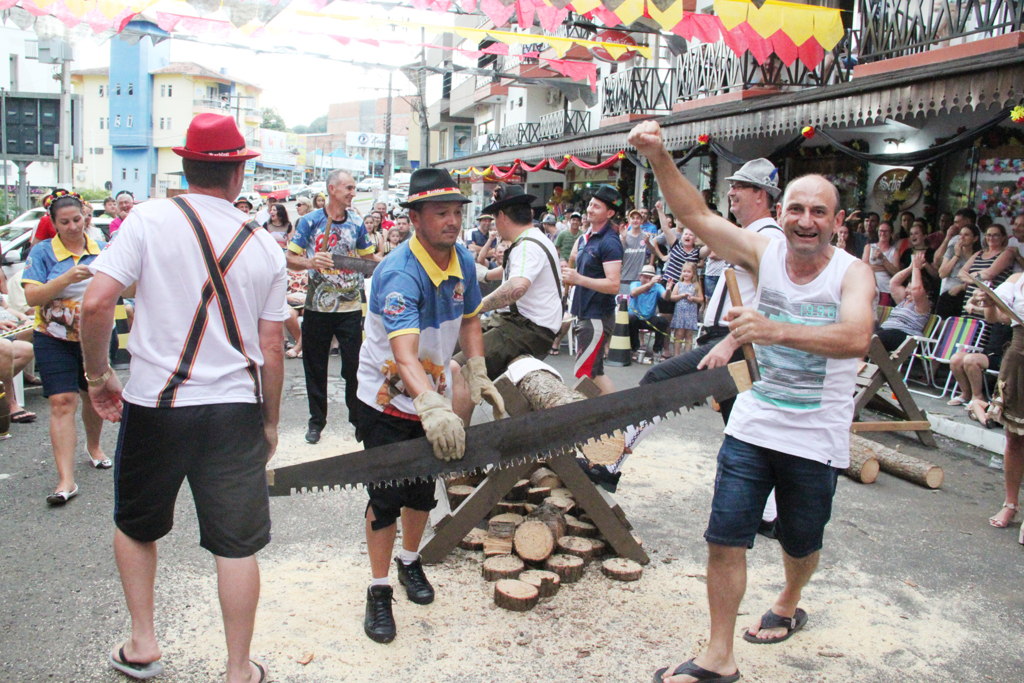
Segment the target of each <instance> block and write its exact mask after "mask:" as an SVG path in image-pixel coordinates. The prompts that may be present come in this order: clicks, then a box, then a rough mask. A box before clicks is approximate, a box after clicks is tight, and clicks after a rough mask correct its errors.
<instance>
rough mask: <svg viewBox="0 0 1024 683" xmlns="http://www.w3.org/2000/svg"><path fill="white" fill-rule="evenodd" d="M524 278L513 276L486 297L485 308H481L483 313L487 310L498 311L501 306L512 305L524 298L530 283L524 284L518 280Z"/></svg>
mask: <svg viewBox="0 0 1024 683" xmlns="http://www.w3.org/2000/svg"><path fill="white" fill-rule="evenodd" d="M521 279H522V278H513V279H511V280H509V281H508V282H503V283H502V285H501V286H500V287H498V288H497V289H496V290H494V291H493V292H491V293H490V294H488V295H487V296H486V297H484V300H483V308H482V309H480V312H481V313H485V312H487V311H496V310H498V309H499V308H505V307H506V306H510V305H511V304H513V303H514V302H516V301H518V300H519V299H521V298H522V296H523V295H524V294H526V290H527V289H528V287H529V285H524V284H522V283H521V282H517V280H521Z"/></svg>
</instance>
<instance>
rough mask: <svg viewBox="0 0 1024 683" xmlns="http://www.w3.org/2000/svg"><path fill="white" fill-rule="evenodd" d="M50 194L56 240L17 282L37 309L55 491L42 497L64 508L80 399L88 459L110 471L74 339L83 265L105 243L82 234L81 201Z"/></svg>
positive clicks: (72, 489) (85, 273) (37, 251)
mask: <svg viewBox="0 0 1024 683" xmlns="http://www.w3.org/2000/svg"><path fill="white" fill-rule="evenodd" d="M53 194H54V199H53V201H52V202H50V208H49V213H50V219H51V220H52V221H53V224H54V227H55V228H56V229H57V236H56V237H53V238H52V239H48V240H43V241H42V242H40V243H39V244H37V245H36V246H34V247H32V251H31V252H30V253H29V256H28V260H27V261H26V262H25V264H26V265H25V271H24V274H23V275H22V278H21V284H22V287H23V288H24V290H25V300H26V301H27V302H28V304H29V305H31V306H36V307H37V309H36V327H35V332H34V335H33V340H32V346H33V349H34V351H35V355H36V367H37V368H38V370H39V375H40V377H41V379H42V380H43V396H45V397H47V398H48V399H49V401H50V443H51V444H52V446H53V459H54V460H55V461H56V463H57V476H58V477H59V481H58V483H57V488H56V490H55V491H54V492H53V493H52V494H50V495H49V496H47V497H46V502H47V503H49V504H50V505H63V504H64V503H66V502H67V501H68V500H70V499H71V498H73V497H75V496H76V495H78V484H76V483H75V449H76V447H77V445H78V434H77V431H76V428H75V413H76V412H77V411H78V404H79V397H80V396H81V398H82V399H83V400H82V401H81V403H82V422H83V423H84V424H85V438H86V449H87V451H88V454H89V460H90V462H91V463H92V466H93V467H95V468H97V469H109V468H110V467H111V463H110V460H109V459H108V458H107V456H106V455H104V453H103V449H102V448H101V447H100V433H101V431H102V430H103V419H102V418H101V417H100V416H99V415H97V414H96V411H95V410H94V409H93V407H92V401H90V400H89V393H88V391H89V385H88V384H87V383H86V378H85V371H84V366H83V365H82V347H81V345H80V344H79V341H78V323H79V312H80V310H81V305H82V296H83V295H84V294H85V289H86V287H87V286H88V284H89V283H88V280H89V279H90V278H92V272H91V271H90V270H89V268H88V264H90V263H92V261H93V260H95V258H96V257H97V256H98V255H99V253H100V250H101V249H102V248H103V245H104V243H103V242H96V241H95V240H93V239H92V238H90V237H88V236H87V235H86V234H85V220H84V218H83V217H82V199H81V197H79V196H78V195H77V194H75V193H72V192H67V191H66V190H57V191H56V192H54V193H53Z"/></svg>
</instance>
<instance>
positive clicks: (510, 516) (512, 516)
mask: <svg viewBox="0 0 1024 683" xmlns="http://www.w3.org/2000/svg"><path fill="white" fill-rule="evenodd" d="M525 521H526V517H523V516H522V515H520V514H516V513H514V512H503V513H502V514H500V515H494V516H493V517H491V518H490V519H489V520H488V521H487V524H488V528H490V524H492V523H494V522H498V523H501V522H512V523H513V524H514V525H516V526H519V525H520V524H522V523H523V522H525Z"/></svg>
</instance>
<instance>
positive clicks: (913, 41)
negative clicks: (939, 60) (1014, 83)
mask: <svg viewBox="0 0 1024 683" xmlns="http://www.w3.org/2000/svg"><path fill="white" fill-rule="evenodd" d="M859 3H860V8H859V9H860V17H861V24H862V28H861V40H860V53H859V61H860V62H861V63H862V64H863V63H866V62H875V61H878V60H880V59H891V58H893V57H902V56H905V55H910V54H915V53H918V52H925V51H927V50H929V49H931V48H934V47H946V46H947V45H951V44H958V43H963V42H968V41H970V40H977V39H980V38H991V37H993V36H997V35H1002V34H1004V33H1012V32H1014V31H1020V30H1021V25H1022V18H1024V3H1022V2H1021V1H1020V0H914V1H913V2H908V1H907V0H859Z"/></svg>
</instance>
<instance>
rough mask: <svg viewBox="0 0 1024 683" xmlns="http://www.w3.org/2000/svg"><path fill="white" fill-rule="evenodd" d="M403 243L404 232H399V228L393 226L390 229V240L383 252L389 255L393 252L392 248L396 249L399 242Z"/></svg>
mask: <svg viewBox="0 0 1024 683" xmlns="http://www.w3.org/2000/svg"><path fill="white" fill-rule="evenodd" d="M401 243H402V233H400V232H398V228H391V229H390V230H388V241H387V242H385V243H384V247H383V250H382V252H381V253H382V254H383V255H384V256H387V255H388V254H390V253H391V250H392V249H396V248H397V247H398V245H399V244H401Z"/></svg>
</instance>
